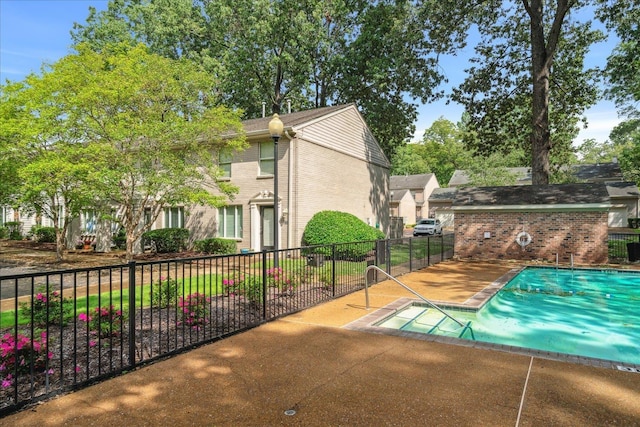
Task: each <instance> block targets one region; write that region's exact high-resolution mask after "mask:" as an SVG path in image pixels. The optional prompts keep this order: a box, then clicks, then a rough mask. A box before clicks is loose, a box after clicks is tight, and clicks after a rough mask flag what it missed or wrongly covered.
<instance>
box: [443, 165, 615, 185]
mask: <svg viewBox="0 0 640 427" xmlns="http://www.w3.org/2000/svg"><path fill="white" fill-rule="evenodd" d="M567 168H569V169H570V170H571V174H572V175H573V176H574V177H575V178H576V179H578V180H580V181H583V182H602V181H620V180H621V179H622V171H621V170H620V165H619V164H618V163H616V162H612V163H597V164H593V165H570V166H565V167H564V168H563V169H567ZM505 169H506V170H507V171H509V173H512V174H514V175H516V176H517V180H516V182H515V185H529V184H531V168H530V167H517V168H505ZM468 183H469V174H468V172H467V171H465V170H456V171H454V172H453V175H452V176H451V179H450V180H449V187H457V186H461V185H465V184H468Z"/></svg>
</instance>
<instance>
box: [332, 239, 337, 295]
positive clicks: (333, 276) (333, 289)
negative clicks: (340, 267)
mask: <svg viewBox="0 0 640 427" xmlns="http://www.w3.org/2000/svg"><path fill="white" fill-rule="evenodd" d="M331 296H332V297H335V296H336V245H331Z"/></svg>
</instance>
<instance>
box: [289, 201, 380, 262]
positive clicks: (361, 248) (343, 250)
mask: <svg viewBox="0 0 640 427" xmlns="http://www.w3.org/2000/svg"><path fill="white" fill-rule="evenodd" d="M384 238H385V235H384V233H383V232H382V231H380V230H378V229H377V228H375V227H372V226H370V225H368V224H366V223H365V222H364V221H362V220H360V219H358V217H356V216H355V215H352V214H350V213H346V212H339V211H321V212H318V213H317V214H315V215H314V216H313V218H311V220H310V221H309V222H308V223H307V226H306V227H305V229H304V233H303V234H302V246H319V245H333V244H338V243H351V242H372V243H371V244H370V245H369V244H366V245H363V244H357V245H349V246H343V245H339V246H338V247H337V248H336V249H337V251H338V253H337V254H336V256H337V257H340V258H361V257H363V256H365V255H366V254H367V253H368V252H369V251H371V250H373V249H374V244H373V241H375V240H380V239H384ZM313 252H314V253H321V254H323V255H331V248H329V247H325V248H314V250H313Z"/></svg>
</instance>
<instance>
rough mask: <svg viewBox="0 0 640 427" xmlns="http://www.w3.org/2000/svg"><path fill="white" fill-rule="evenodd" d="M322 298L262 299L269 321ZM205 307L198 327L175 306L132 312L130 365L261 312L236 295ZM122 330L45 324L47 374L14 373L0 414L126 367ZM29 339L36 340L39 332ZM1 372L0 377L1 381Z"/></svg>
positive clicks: (312, 292) (1, 392) (250, 321)
mask: <svg viewBox="0 0 640 427" xmlns="http://www.w3.org/2000/svg"><path fill="white" fill-rule="evenodd" d="M328 298H329V291H328V290H327V289H326V288H325V287H323V286H317V287H309V288H305V290H301V291H300V292H296V293H295V294H284V293H280V292H279V291H278V290H277V289H275V288H273V289H271V290H270V294H269V297H268V300H267V307H266V310H265V311H266V317H267V319H273V318H275V317H278V316H281V315H284V314H287V313H291V312H294V311H297V310H299V309H302V308H305V307H306V306H309V305H310V303H313V302H319V301H321V300H326V299H328ZM209 307H210V311H209V315H208V318H207V322H206V323H205V324H204V325H202V326H201V327H200V328H192V327H189V326H187V325H185V324H184V323H183V322H182V319H181V318H180V316H179V312H178V309H177V307H170V308H144V309H140V310H137V311H136V313H135V359H136V364H140V363H142V362H145V361H150V360H151V359H159V358H161V357H162V356H165V355H167V354H170V353H172V352H177V351H180V350H182V349H185V348H189V347H191V346H196V345H198V344H201V343H203V342H206V341H211V340H215V339H218V338H222V337H224V336H225V335H229V334H232V333H235V332H238V331H240V330H243V329H246V328H249V327H251V326H256V325H259V324H260V323H262V322H263V318H262V315H263V309H262V308H261V307H256V306H255V305H254V304H251V303H250V302H248V301H245V300H244V298H242V297H238V296H236V297H229V296H217V297H213V298H212V299H211V303H210V304H209ZM29 329H30V328H29V326H25V327H21V328H20V333H23V334H24V335H27V336H30V335H31V334H30V332H29ZM122 329H123V331H122V334H120V333H116V334H114V335H113V336H110V337H104V338H98V337H97V335H96V334H92V333H90V332H89V331H88V328H87V324H86V322H83V321H79V320H76V321H75V323H74V322H71V323H69V324H68V325H66V326H65V327H64V328H60V327H58V326H50V327H49V328H48V331H47V332H48V340H47V341H48V345H49V348H48V351H49V352H50V353H51V354H52V357H51V359H49V366H48V368H47V369H48V370H49V374H47V373H46V372H44V369H41V370H40V372H34V375H33V376H32V375H30V374H29V373H28V372H27V373H23V374H20V375H19V380H18V387H17V390H16V387H15V386H13V385H12V386H10V387H0V411H2V410H3V409H5V410H6V409H8V407H11V406H14V405H16V404H23V403H25V402H29V401H35V400H39V398H40V399H41V398H46V397H47V395H53V394H54V393H57V392H60V391H64V390H71V389H73V388H74V387H81V386H82V385H83V383H84V384H86V383H89V382H91V381H93V380H99V379H101V378H105V377H108V376H110V375H113V374H117V373H119V372H122V371H124V370H127V369H131V364H130V360H129V342H128V331H129V322H128V321H125V322H124V323H123V327H122ZM7 333H13V329H12V328H8V329H4V330H2V331H0V336H4V335H5V334H7ZM34 336H35V337H36V338H39V337H40V334H39V332H36V333H34ZM1 374H2V373H1V372H0V378H2V377H4V375H1ZM16 393H17V396H16ZM16 397H17V399H16ZM0 413H1V412H0Z"/></svg>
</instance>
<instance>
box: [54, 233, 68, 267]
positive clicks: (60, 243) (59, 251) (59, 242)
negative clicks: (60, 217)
mask: <svg viewBox="0 0 640 427" xmlns="http://www.w3.org/2000/svg"><path fill="white" fill-rule="evenodd" d="M65 232H66V229H62V230H61V229H60V228H59V227H56V262H61V261H63V260H64V246H65V245H64V234H65Z"/></svg>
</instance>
